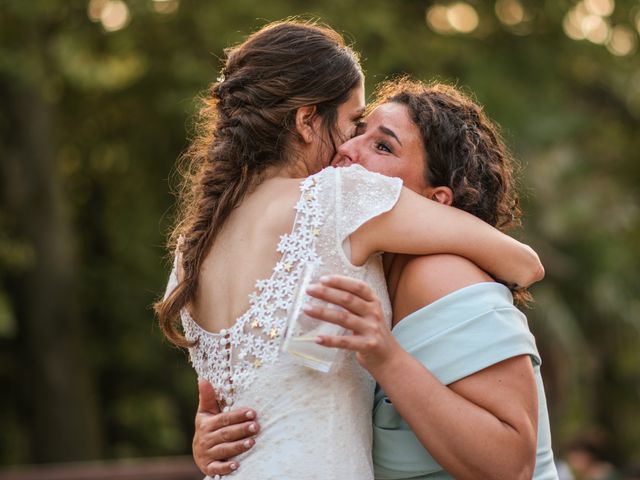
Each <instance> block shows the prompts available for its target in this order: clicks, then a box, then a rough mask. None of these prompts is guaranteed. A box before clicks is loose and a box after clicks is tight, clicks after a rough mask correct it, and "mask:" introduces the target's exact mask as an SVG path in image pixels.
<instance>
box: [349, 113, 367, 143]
mask: <svg viewBox="0 0 640 480" xmlns="http://www.w3.org/2000/svg"><path fill="white" fill-rule="evenodd" d="M354 124H355V127H356V128H355V129H354V130H353V135H351V138H353V137H357V136H358V135H362V134H363V133H364V132H365V130H366V127H367V124H366V123H365V122H363V121H362V119H360V118H359V119H357V120H356V121H355V122H354Z"/></svg>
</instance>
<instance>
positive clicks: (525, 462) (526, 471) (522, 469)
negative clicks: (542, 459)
mask: <svg viewBox="0 0 640 480" xmlns="http://www.w3.org/2000/svg"><path fill="white" fill-rule="evenodd" d="M536 430H537V429H536V427H535V426H534V425H531V426H530V428H528V429H527V431H526V432H525V433H524V434H523V436H522V438H521V442H520V446H519V448H518V451H517V454H516V455H514V457H515V458H516V459H517V460H516V462H515V463H514V464H513V465H512V466H511V468H512V470H513V475H509V477H508V478H517V479H518V480H531V479H532V478H533V473H534V471H535V469H536V454H537V448H538V435H537V431H536Z"/></svg>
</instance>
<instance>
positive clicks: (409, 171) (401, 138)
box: [333, 103, 429, 195]
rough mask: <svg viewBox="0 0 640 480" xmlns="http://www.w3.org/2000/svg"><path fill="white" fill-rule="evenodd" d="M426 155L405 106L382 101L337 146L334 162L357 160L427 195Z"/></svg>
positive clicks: (337, 163) (420, 137) (418, 132)
mask: <svg viewBox="0 0 640 480" xmlns="http://www.w3.org/2000/svg"><path fill="white" fill-rule="evenodd" d="M425 155H426V154H425V149H424V145H423V143H422V136H421V135H420V131H419V130H418V127H416V125H415V124H414V123H413V122H412V121H411V119H410V117H409V111H408V110H407V107H405V106H404V105H401V104H399V103H385V104H382V105H380V106H379V107H377V108H376V109H375V110H373V112H371V113H370V114H369V115H368V116H367V117H366V119H365V121H364V122H362V123H361V124H360V126H359V127H358V131H357V132H356V136H355V137H353V138H352V139H351V140H349V141H347V142H345V143H343V144H342V145H341V146H340V147H339V148H338V154H337V155H336V158H335V161H334V163H333V165H335V166H348V165H351V164H353V163H358V164H360V165H362V166H363V167H364V168H366V169H367V170H371V171H373V172H378V173H381V174H383V175H387V176H390V177H400V178H401V179H402V180H403V181H404V185H405V186H406V187H407V188H410V189H411V190H413V191H414V192H417V193H419V194H421V195H426V194H427V193H428V192H427V191H428V190H429V185H428V184H427V182H426V180H425V175H424V172H425V166H426V158H425Z"/></svg>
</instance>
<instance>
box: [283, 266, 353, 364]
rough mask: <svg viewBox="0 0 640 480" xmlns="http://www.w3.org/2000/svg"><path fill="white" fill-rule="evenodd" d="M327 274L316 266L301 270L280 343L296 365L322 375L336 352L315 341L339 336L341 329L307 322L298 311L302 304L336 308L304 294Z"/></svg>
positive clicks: (317, 322) (309, 318)
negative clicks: (323, 337)
mask: <svg viewBox="0 0 640 480" xmlns="http://www.w3.org/2000/svg"><path fill="white" fill-rule="evenodd" d="M327 273H328V272H323V271H322V268H321V266H320V264H319V263H318V262H309V263H307V264H306V265H305V266H304V268H303V270H302V272H301V274H300V278H299V280H298V287H297V289H296V293H295V294H294V297H293V302H292V304H291V308H290V309H289V311H288V313H287V325H288V326H287V331H286V333H285V336H284V342H283V343H282V350H283V351H284V352H287V353H288V354H289V355H291V356H292V357H293V359H294V360H295V361H296V362H298V363H300V364H302V365H304V366H306V367H309V368H312V369H314V370H318V371H320V372H324V373H327V372H328V371H329V370H331V366H332V365H333V362H334V360H335V358H336V355H337V354H338V349H337V348H329V347H325V346H322V345H318V344H317V343H316V342H315V340H316V338H317V337H318V336H319V335H332V336H333V335H343V334H344V333H345V329H344V328H343V327H340V326H338V325H334V324H333V323H328V322H323V321H321V320H317V319H315V318H311V317H309V316H307V315H306V314H305V313H304V311H303V310H302V308H303V307H304V306H305V304H312V305H313V304H316V305H323V306H325V307H329V308H340V307H336V306H335V305H331V304H328V303H327V302H323V301H320V300H317V299H315V298H313V297H310V296H309V295H308V294H307V288H308V287H309V285H311V284H312V283H318V281H319V279H320V277H321V276H322V275H325V274H327Z"/></svg>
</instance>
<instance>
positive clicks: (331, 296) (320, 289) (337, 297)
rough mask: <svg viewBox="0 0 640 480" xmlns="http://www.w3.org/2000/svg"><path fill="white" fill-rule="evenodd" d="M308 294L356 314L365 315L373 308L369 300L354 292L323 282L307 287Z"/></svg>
mask: <svg viewBox="0 0 640 480" xmlns="http://www.w3.org/2000/svg"><path fill="white" fill-rule="evenodd" d="M307 294H309V295H310V296H311V297H314V298H317V299H318V300H323V301H325V302H328V303H332V304H334V305H337V306H339V307H342V308H344V309H345V310H348V311H349V312H351V313H353V314H355V315H359V316H364V315H366V314H367V313H369V311H370V310H371V309H370V306H369V303H368V302H367V301H365V300H363V299H362V298H360V297H358V296H356V295H354V294H353V293H351V292H347V291H344V290H340V289H337V288H332V287H328V286H326V285H324V284H321V283H315V284H313V285H310V286H309V288H307Z"/></svg>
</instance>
